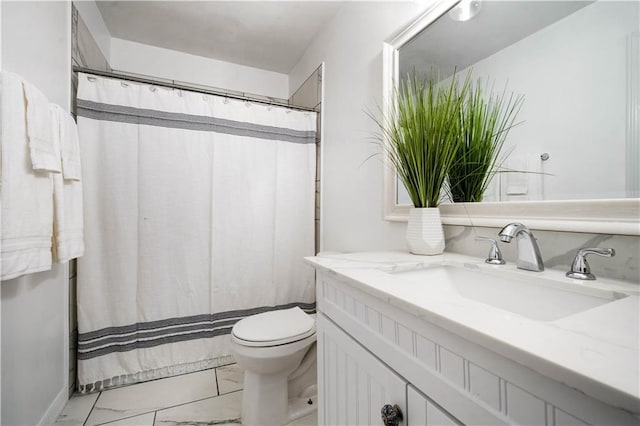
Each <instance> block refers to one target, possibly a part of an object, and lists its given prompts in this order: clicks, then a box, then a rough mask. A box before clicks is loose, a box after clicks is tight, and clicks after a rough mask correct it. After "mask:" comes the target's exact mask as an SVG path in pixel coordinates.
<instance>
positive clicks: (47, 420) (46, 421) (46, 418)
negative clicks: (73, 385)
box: [38, 384, 69, 426]
mask: <svg viewBox="0 0 640 426" xmlns="http://www.w3.org/2000/svg"><path fill="white" fill-rule="evenodd" d="M68 400H69V386H68V384H65V386H63V387H62V389H60V392H58V395H56V397H55V398H54V400H53V402H52V403H51V405H50V406H49V408H47V411H45V413H44V415H43V416H42V418H41V419H40V421H39V422H38V425H47V426H48V425H52V424H54V423H55V422H56V420H57V419H58V416H60V413H62V409H63V408H64V406H65V405H66V404H67V401H68Z"/></svg>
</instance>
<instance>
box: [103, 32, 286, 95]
mask: <svg viewBox="0 0 640 426" xmlns="http://www.w3.org/2000/svg"><path fill="white" fill-rule="evenodd" d="M110 63H111V67H112V68H113V69H114V70H115V71H126V72H131V73H136V74H143V75H149V76H155V77H160V78H166V79H171V80H178V81H181V82H188V83H193V84H200V85H205V86H210V87H216V88H219V89H224V90H234V91H237V92H245V93H248V94H254V95H261V96H271V97H275V98H282V99H287V98H288V97H289V76H287V75H286V74H281V73H277V72H273V71H266V70H261V69H258V68H253V67H247V66H244V65H237V64H232V63H230V62H224V61H218V60H215V59H210V58H205V57H203V56H196V55H191V54H188V53H183V52H178V51H175V50H169V49H164V48H160V47H155V46H149V45H146V44H141V43H135V42H132V41H127V40H122V39H118V38H112V39H111V59H110Z"/></svg>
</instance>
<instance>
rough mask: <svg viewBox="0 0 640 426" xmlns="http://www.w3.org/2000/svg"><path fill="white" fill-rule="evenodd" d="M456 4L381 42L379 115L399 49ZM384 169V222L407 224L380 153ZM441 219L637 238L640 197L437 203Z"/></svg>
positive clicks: (445, 3) (386, 104)
mask: <svg viewBox="0 0 640 426" xmlns="http://www.w3.org/2000/svg"><path fill="white" fill-rule="evenodd" d="M459 1H460V0H437V1H436V2H435V3H434V4H432V5H431V6H430V7H429V8H427V9H426V10H425V11H424V12H423V13H422V14H421V15H420V16H419V17H418V18H417V19H415V20H414V21H413V22H411V23H410V24H409V25H408V26H407V27H406V28H404V29H403V30H401V31H400V32H398V33H397V34H396V35H394V36H393V37H392V38H390V39H389V40H388V41H386V42H385V43H384V44H383V51H382V61H383V69H382V76H383V84H382V86H383V87H382V90H383V93H382V111H383V113H385V114H388V113H389V112H390V111H391V102H392V99H393V97H392V94H393V88H394V86H395V85H397V83H398V81H399V79H398V77H399V76H398V73H399V71H398V70H399V55H398V50H399V49H400V47H402V46H403V45H404V44H406V43H407V42H408V41H409V40H411V39H412V38H413V37H415V36H416V35H418V34H419V33H420V32H421V31H422V30H424V29H425V28H426V27H427V26H428V25H429V24H431V23H432V22H434V21H435V20H437V19H438V18H439V17H440V16H442V15H443V14H444V13H446V12H447V11H448V10H449V9H451V8H452V7H453V6H455V5H456V4H457V3H458V2H459ZM635 68H636V69H635V70H633V71H634V72H635V73H638V70H637V68H638V67H635ZM628 102H630V103H631V105H633V106H634V107H635V108H638V105H639V104H640V100H639V99H637V98H635V99H631V100H629V101H628ZM636 112H638V113H637V114H635V120H638V117H639V116H640V111H636ZM631 115H632V116H634V115H633V114H631ZM637 128H638V127H637V125H636V126H634V125H632V126H631V128H630V129H628V132H630V133H631V137H634V134H635V129H637ZM635 136H636V137H637V136H638V135H635ZM383 169H384V175H383V196H382V200H383V218H384V220H387V221H392V222H407V221H408V218H409V209H410V208H411V206H410V205H400V204H397V202H396V200H397V194H396V173H395V169H394V167H393V165H392V164H391V162H390V161H389V159H388V157H387V155H384V153H383ZM440 215H441V218H442V223H443V224H444V225H463V226H484V227H498V228H499V227H502V226H504V225H505V224H507V223H509V222H511V221H514V220H518V221H522V222H524V223H526V224H527V226H528V227H529V228H532V229H538V230H549V231H565V232H588V233H596V234H616V235H636V236H640V198H620V199H602V200H567V201H555V200H549V201H516V202H514V201H505V202H483V203H455V204H441V205H440Z"/></svg>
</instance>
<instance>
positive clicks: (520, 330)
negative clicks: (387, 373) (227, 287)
mask: <svg viewBox="0 0 640 426" xmlns="http://www.w3.org/2000/svg"><path fill="white" fill-rule="evenodd" d="M306 260H307V261H308V262H309V263H310V264H312V265H313V266H314V267H315V268H317V269H319V270H322V271H328V272H330V273H332V274H336V275H337V276H338V277H339V278H340V279H341V281H343V282H345V283H347V284H349V285H352V286H353V287H355V288H357V289H359V290H362V291H364V292H366V293H368V294H371V295H372V296H375V297H377V298H379V299H382V300H384V301H385V302H386V303H389V304H391V305H394V306H397V307H398V308H400V309H402V310H404V311H406V312H409V313H411V314H414V315H416V316H418V317H421V318H423V319H425V320H427V321H429V322H431V323H433V324H435V325H438V326H440V327H442V328H444V329H446V330H448V331H450V332H452V333H455V334H457V335H459V336H461V337H463V338H465V339H468V340H470V341H472V342H474V343H477V344H479V345H482V346H484V347H486V348H488V349H489V350H491V351H493V352H496V353H498V354H500V355H502V356H505V357H507V358H509V359H512V360H514V361H516V362H518V363H520V364H522V365H524V366H526V367H529V368H531V369H532V370H534V371H537V372H539V373H540V374H543V375H545V376H547V377H551V378H553V379H554V380H556V381H559V382H561V383H564V384H566V385H568V386H570V387H572V388H575V389H578V390H579V391H581V392H584V393H585V394H587V395H590V396H592V397H594V398H596V399H598V400H601V401H603V402H605V403H607V404H610V405H612V406H615V407H619V408H622V409H625V410H627V411H630V412H632V413H635V414H636V415H637V414H638V413H640V352H639V340H640V297H639V294H640V286H638V285H635V284H631V283H627V282H622V281H615V280H608V279H602V280H600V279H598V280H596V281H590V282H587V281H585V282H583V281H578V280H572V279H569V278H566V277H565V276H564V273H562V272H561V271H556V270H546V271H544V272H530V271H523V270H520V269H517V268H516V267H515V265H510V264H507V265H500V266H491V265H486V264H485V263H484V261H483V259H478V258H473V257H469V256H463V255H458V254H453V253H444V254H442V255H439V256H417V255H412V254H409V253H406V252H363V253H349V254H342V253H328V252H327V253H320V254H319V255H318V256H315V257H308V258H306ZM448 262H449V263H452V264H453V263H455V264H464V265H471V266H474V267H475V266H477V267H480V268H483V269H485V270H490V272H491V273H493V274H501V275H503V276H505V277H509V276H510V277H524V278H526V279H530V278H531V276H532V275H531V274H535V277H536V278H543V279H546V280H551V281H555V282H558V283H562V285H564V283H567V284H570V285H576V286H585V287H586V288H593V289H600V290H606V291H615V292H620V293H626V294H628V295H629V296H628V297H625V298H622V299H619V300H615V301H613V302H609V303H606V304H604V305H601V306H598V307H595V308H591V309H588V310H585V311H583V312H579V313H577V314H573V315H569V316H566V317H563V318H560V319H557V320H554V321H539V320H533V319H530V318H527V317H524V316H521V315H518V314H515V313H511V312H508V311H506V310H502V309H498V308H495V307H493V306H490V305H487V304H484V303H480V302H477V301H475V300H472V299H468V298H465V297H462V296H460V295H459V294H455V293H452V292H447V293H446V294H439V295H437V297H434V293H433V292H432V291H427V290H424V291H420V290H418V291H416V285H415V283H412V282H409V281H406V280H403V279H401V278H398V277H397V276H395V275H393V273H394V272H397V271H406V270H411V269H419V268H424V267H429V266H430V265H431V266H433V265H438V264H443V263H445V264H446V263H448ZM579 288H580V287H577V289H579Z"/></svg>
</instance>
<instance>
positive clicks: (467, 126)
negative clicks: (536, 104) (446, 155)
mask: <svg viewBox="0 0 640 426" xmlns="http://www.w3.org/2000/svg"><path fill="white" fill-rule="evenodd" d="M523 100H524V98H523V96H521V95H518V96H516V95H514V94H513V93H512V94H510V95H509V96H507V95H506V90H505V91H503V92H502V94H499V95H498V94H495V93H494V92H493V90H491V91H490V93H489V94H488V95H487V93H486V91H485V89H484V85H483V83H482V81H481V80H480V79H478V80H477V81H476V82H474V83H472V84H470V85H469V87H468V88H467V91H466V96H465V100H464V102H463V104H462V107H461V108H460V110H459V115H458V117H459V125H458V126H457V129H458V142H459V147H458V150H457V153H456V159H455V161H454V162H453V164H452V165H451V168H450V170H449V179H448V184H449V191H450V197H451V200H452V201H453V202H454V203H461V202H480V201H482V198H483V196H484V193H485V191H486V190H487V187H488V186H489V184H490V183H491V180H492V179H493V177H494V176H495V174H496V173H499V172H500V171H501V169H502V167H501V162H502V161H504V158H503V157H502V156H501V153H502V148H503V146H504V142H505V140H506V138H507V134H508V133H509V130H511V129H512V128H513V127H514V126H515V125H516V123H515V120H516V117H517V115H518V112H519V111H520V108H521V106H522V102H523Z"/></svg>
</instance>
